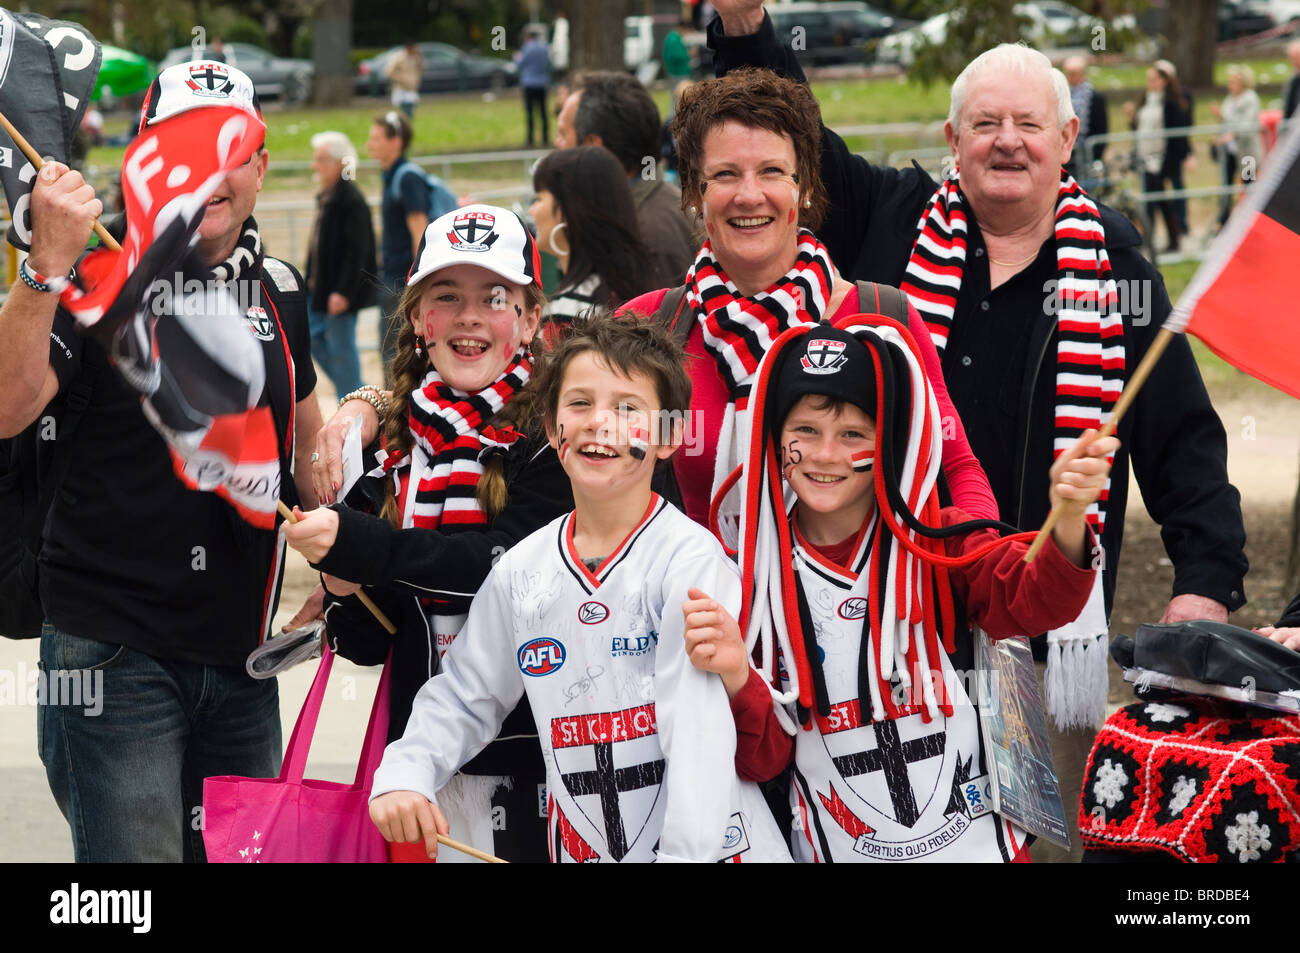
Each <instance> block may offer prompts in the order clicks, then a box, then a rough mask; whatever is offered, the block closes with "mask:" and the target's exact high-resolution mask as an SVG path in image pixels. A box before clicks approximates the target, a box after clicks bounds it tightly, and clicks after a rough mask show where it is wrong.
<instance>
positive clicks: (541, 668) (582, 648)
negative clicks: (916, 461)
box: [372, 495, 790, 862]
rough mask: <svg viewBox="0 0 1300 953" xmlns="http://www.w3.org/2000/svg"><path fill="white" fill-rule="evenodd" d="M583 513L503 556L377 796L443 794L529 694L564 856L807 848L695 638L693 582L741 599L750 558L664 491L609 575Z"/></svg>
mask: <svg viewBox="0 0 1300 953" xmlns="http://www.w3.org/2000/svg"><path fill="white" fill-rule="evenodd" d="M573 520H574V514H572V513H570V514H568V515H566V516H564V517H561V518H560V519H558V520H556V521H554V522H552V523H551V524H549V525H548V526H545V527H543V528H542V529H540V530H538V531H537V532H536V533H534V534H533V535H531V536H529V537H528V538H527V539H524V540H522V541H521V542H519V543H518V544H516V545H515V546H514V547H513V548H512V549H511V550H510V551H509V552H507V553H506V554H505V555H504V556H503V557H502V558H501V561H500V562H499V563H498V564H497V565H496V567H495V568H494V569H493V570H492V573H491V575H489V576H488V579H487V581H486V582H485V583H484V584H483V587H482V588H481V589H480V590H479V592H478V594H477V595H476V596H475V598H474V604H473V607H472V608H471V610H470V614H469V619H468V620H467V621H466V623H465V627H464V629H463V630H462V631H461V633H460V635H459V636H458V637H457V639H456V641H455V642H454V643H453V644H452V646H451V648H450V650H449V651H448V652H447V654H446V655H445V656H444V658H443V670H442V672H440V673H439V674H438V675H437V676H435V677H434V678H432V679H430V680H429V682H428V683H427V684H426V685H425V686H424V688H423V689H421V690H420V693H419V695H417V696H416V699H415V705H414V709H413V711H412V712H411V718H410V721H409V722H408V723H407V728H406V734H405V735H404V736H403V737H402V738H401V740H399V741H396V742H394V743H393V744H391V745H389V746H388V750H387V751H386V752H385V754H384V761H383V764H382V765H381V766H380V768H379V770H378V771H377V772H376V773H375V782H374V788H373V794H372V796H377V795H379V794H383V793H384V792H386V791H394V790H412V791H418V792H420V793H421V794H424V795H425V796H426V797H428V798H429V799H430V800H434V799H435V795H436V794H437V792H438V790H439V789H440V788H441V787H442V786H443V785H444V784H446V783H447V781H448V780H449V779H450V778H451V776H452V775H453V774H454V773H455V772H456V770H457V769H458V768H459V767H460V766H461V765H462V764H464V763H465V762H466V761H468V760H469V759H470V758H471V757H473V756H474V755H475V754H476V753H477V752H478V751H479V750H480V749H482V748H483V747H484V746H485V745H486V744H487V743H488V742H489V741H491V740H492V739H493V738H494V737H495V736H496V733H497V731H498V729H499V728H500V726H501V722H502V720H503V719H504V718H505V716H506V714H508V713H509V712H510V711H511V710H512V709H513V708H514V706H515V704H516V703H517V702H518V700H519V697H520V695H522V694H523V693H524V692H525V691H526V692H527V693H528V700H529V703H530V705H531V706H532V710H533V715H534V717H535V718H536V721H537V734H538V738H539V740H540V742H541V745H542V753H543V756H544V758H545V761H546V769H547V796H546V801H547V813H548V818H549V822H548V827H549V832H550V848H551V859H552V860H553V861H556V862H561V861H563V862H569V861H650V860H656V859H657V860H664V861H666V860H689V861H718V860H731V861H735V862H740V861H742V860H743V861H753V860H789V859H790V858H789V852H788V851H787V850H786V847H785V844H784V843H783V842H782V840H781V835H780V833H779V831H778V830H777V827H776V823H775V821H774V820H773V818H772V816H771V814H770V812H769V811H768V809H767V805H766V803H765V802H764V800H763V797H762V794H761V793H760V792H759V790H758V788H757V786H756V785H753V784H750V783H746V782H741V781H740V780H739V779H738V778H737V777H736V773H735V748H736V734H735V724H734V722H733V719H732V714H731V708H730V705H729V704H728V701H727V694H726V690H725V689H724V688H723V686H722V681H721V679H720V678H718V677H717V676H716V675H712V674H709V673H706V672H701V671H699V670H698V669H696V668H694V666H692V665H691V663H690V660H689V659H688V658H687V656H686V651H685V647H684V643H683V630H684V628H685V619H684V617H683V615H682V604H683V603H684V602H685V601H686V592H687V590H688V589H690V588H692V587H698V588H700V589H703V590H704V591H705V592H707V593H709V595H710V596H712V597H713V598H714V599H716V600H717V601H718V602H719V603H721V604H722V605H725V606H726V607H727V608H728V609H729V610H731V611H732V612H733V613H735V612H736V611H737V610H738V608H739V604H740V586H739V579H738V577H737V573H736V569H735V566H734V565H733V564H732V563H731V561H730V560H729V559H727V557H726V555H725V554H724V552H723V551H722V548H721V547H720V546H719V545H718V543H717V541H716V540H714V539H713V537H712V536H711V535H709V533H708V532H707V531H706V530H705V529H703V528H702V527H700V526H698V525H697V524H695V523H694V522H692V521H691V520H690V519H688V518H687V517H686V516H684V515H683V514H682V513H681V512H679V511H678V510H677V509H675V508H674V507H672V506H670V505H668V504H667V503H665V502H664V501H663V500H662V499H661V498H659V497H658V496H655V495H652V497H651V500H650V505H649V507H648V508H647V510H646V512H645V514H644V516H643V518H642V519H641V522H640V523H639V524H638V525H637V527H636V528H635V529H634V530H633V531H632V532H631V533H630V534H629V535H628V537H627V538H626V539H625V540H624V541H623V543H622V544H621V545H620V546H619V548H618V550H617V551H616V552H614V553H611V554H610V555H609V557H608V558H606V559H605V560H604V562H602V563H601V565H600V566H599V567H597V569H596V570H595V571H592V570H591V569H589V568H588V567H587V566H585V565H584V564H583V562H582V560H581V559H580V558H579V557H578V555H577V553H576V551H575V550H574V547H573Z"/></svg>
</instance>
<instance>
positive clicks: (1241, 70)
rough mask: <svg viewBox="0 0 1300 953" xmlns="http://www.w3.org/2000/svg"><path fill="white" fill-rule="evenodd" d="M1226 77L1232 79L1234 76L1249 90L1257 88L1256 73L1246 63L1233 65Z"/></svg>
mask: <svg viewBox="0 0 1300 953" xmlns="http://www.w3.org/2000/svg"><path fill="white" fill-rule="evenodd" d="M1225 75H1226V77H1227V78H1228V79H1232V77H1234V76H1237V77H1239V78H1240V79H1241V83H1242V85H1243V86H1245V87H1246V88H1247V89H1254V88H1255V71H1254V70H1253V69H1251V68H1250V67H1249V66H1247V65H1246V64H1245V63H1233V64H1232V65H1231V66H1229V67H1228V70H1227V73H1226V74H1225Z"/></svg>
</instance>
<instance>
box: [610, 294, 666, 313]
mask: <svg viewBox="0 0 1300 953" xmlns="http://www.w3.org/2000/svg"><path fill="white" fill-rule="evenodd" d="M668 290H669V289H667V288H660V289H659V290H658V291H647V292H646V293H645V294H643V295H637V296H636V297H635V298H633V299H632V300H631V301H629V302H628V303H627V304H625V305H623V307H621V308H619V309H618V310H620V311H633V312H635V313H637V314H639V315H641V316H642V317H643V318H648V317H650V316H651V315H652V314H654V313H655V311H657V310H658V309H659V305H660V304H661V303H662V302H663V300H664V296H665V295H666V294H668Z"/></svg>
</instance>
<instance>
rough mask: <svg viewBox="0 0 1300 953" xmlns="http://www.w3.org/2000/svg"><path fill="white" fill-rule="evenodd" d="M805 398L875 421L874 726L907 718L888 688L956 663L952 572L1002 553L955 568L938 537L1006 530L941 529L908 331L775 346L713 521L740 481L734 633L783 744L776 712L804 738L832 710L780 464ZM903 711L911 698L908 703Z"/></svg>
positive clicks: (882, 325)
mask: <svg viewBox="0 0 1300 953" xmlns="http://www.w3.org/2000/svg"><path fill="white" fill-rule="evenodd" d="M808 394H823V395H826V396H828V397H831V398H833V399H838V400H842V401H845V402H848V403H852V404H855V405H857V406H858V407H861V408H862V409H863V411H864V412H866V413H868V414H869V415H870V416H872V417H873V418H875V421H876V447H875V451H874V457H873V460H872V468H873V469H874V484H873V486H874V491H873V492H874V494H875V502H876V506H875V513H874V514H873V516H872V517H871V520H870V523H869V525H868V526H867V527H866V528H865V529H864V531H863V535H864V537H867V538H868V543H867V545H869V547H870V553H869V557H868V559H867V561H866V563H865V564H864V565H863V567H862V571H861V572H860V573H859V575H858V580H857V584H856V585H857V588H856V589H855V592H854V594H855V595H857V596H861V597H864V598H865V599H866V600H867V606H868V608H867V613H866V615H865V617H864V619H863V630H862V639H863V651H862V652H861V653H860V659H861V662H860V669H859V672H858V685H859V698H860V700H861V702H862V707H863V709H864V711H865V710H867V708H868V705H869V706H870V712H871V717H872V719H873V720H882V719H892V718H897V717H899V716H900V715H901V714H903V713H904V712H903V711H902V710H901V707H902V706H900V705H899V703H898V701H897V700H896V699H895V697H894V691H893V682H894V680H897V682H898V684H899V685H900V686H902V688H903V689H904V690H909V689H911V687H912V681H913V673H925V672H929V671H932V670H936V671H937V670H938V668H939V665H940V662H939V653H940V652H943V651H947V652H952V651H953V650H954V639H953V633H954V623H955V611H954V606H953V596H952V588H951V586H950V584H949V580H948V571H947V570H948V567H950V566H954V565H960V564H964V563H966V562H970V561H973V560H974V559H977V558H979V557H980V556H982V555H983V554H984V553H986V552H988V551H989V550H990V549H992V548H993V547H995V546H998V545H1001V544H1002V543H1004V542H1006V540H997V541H993V542H991V543H990V544H989V545H988V546H986V547H981V548H980V549H979V550H977V551H975V552H973V553H971V554H968V555H967V556H964V557H962V558H961V559H955V558H951V557H948V556H947V555H946V554H945V553H944V549H943V542H942V540H943V539H944V538H945V537H948V536H952V535H956V534H960V533H966V532H970V531H971V530H973V529H980V528H984V527H987V526H996V527H1002V526H1003V524H999V523H994V522H992V521H974V522H970V523H963V524H961V525H958V526H952V527H948V528H946V529H945V528H942V527H941V526H940V514H939V495H938V481H939V474H940V461H941V456H942V452H943V450H942V442H943V441H942V427H941V424H940V418H939V410H938V404H937V402H936V400H935V395H934V389H933V387H932V386H931V385H930V381H929V379H928V378H927V377H926V374H925V370H924V367H923V365H922V363H921V358H920V356H919V353H918V350H917V347H916V343H915V341H914V340H913V338H912V336H911V334H910V332H909V331H908V330H907V328H906V327H904V326H903V325H901V324H898V323H897V322H895V321H893V320H891V319H889V318H886V317H883V316H881V315H870V316H867V315H854V316H850V317H846V318H842V319H840V320H839V321H836V322H835V324H834V325H828V324H818V325H811V326H807V325H806V326H801V327H795V328H791V329H789V330H787V331H785V332H784V333H783V334H781V336H780V337H779V338H777V340H776V341H775V342H774V343H773V345H772V347H771V348H769V350H768V351H767V353H766V355H765V356H764V358H763V362H762V364H761V366H760V367H759V370H758V376H757V379H756V382H755V386H754V389H753V394H752V400H751V409H752V412H753V418H752V419H753V422H754V423H753V426H752V429H751V437H750V443H749V448H748V454H747V458H746V462H745V465H744V466H743V467H741V468H739V469H738V470H737V471H736V473H734V474H732V478H731V479H730V480H729V481H728V482H727V483H726V484H724V485H723V486H722V487H721V488H720V490H719V493H718V495H717V497H715V499H714V511H715V512H716V510H717V508H718V506H719V504H720V502H721V498H722V496H724V495H725V494H726V493H727V492H728V490H729V489H730V487H731V485H733V484H734V483H735V482H736V480H737V479H738V478H740V477H742V476H743V488H744V493H743V499H742V501H741V516H740V553H742V554H743V555H742V558H741V563H742V577H743V578H742V586H743V603H742V607H741V616H740V620H739V622H740V628H741V631H742V632H743V633H744V634H745V643H746V646H747V648H748V649H749V651H750V653H751V657H753V656H754V655H755V652H754V650H755V647H756V646H757V648H758V653H757V657H758V659H759V663H758V664H759V665H761V666H762V668H761V671H762V672H763V674H764V675H765V678H766V681H767V683H768V686H769V687H770V688H771V691H772V694H773V696H774V698H775V700H776V701H777V703H778V704H777V705H776V712H777V717H778V719H779V720H780V721H781V723H782V726H783V727H784V728H785V729H786V730H787V731H788V732H790V733H792V734H793V733H794V731H795V728H796V725H795V724H794V722H793V721H791V720H790V718H789V717H788V715H787V713H786V711H785V706H787V705H791V704H796V705H797V712H798V718H799V721H800V722H801V723H803V724H804V725H808V724H809V722H810V716H811V712H812V710H813V708H814V706H816V710H817V711H818V712H819V713H820V714H823V715H829V709H830V703H829V699H828V697H827V691H826V679H825V676H824V674H823V672H822V667H821V663H820V661H819V652H818V649H817V642H816V632H815V630H814V627H813V624H812V617H811V613H810V611H809V607H808V603H807V599H806V598H805V596H804V593H803V589H802V587H801V585H800V582H799V575H800V572H801V570H802V571H804V572H807V571H809V570H808V568H807V567H804V566H802V565H801V563H802V562H803V561H802V559H801V558H800V555H799V551H798V550H797V549H796V548H795V547H794V545H793V541H792V532H793V531H792V527H791V519H790V516H789V513H790V510H791V506H792V504H793V503H794V495H793V492H792V491H791V490H790V488H789V486H788V485H787V484H786V483H785V482H784V477H783V473H782V463H783V461H782V460H781V459H780V451H779V441H780V434H781V429H782V425H783V424H784V421H785V418H786V416H787V415H788V413H789V411H790V409H791V408H792V407H793V406H794V405H795V403H797V402H798V400H799V399H800V398H801V397H803V396H805V395H808ZM854 465H855V469H858V468H859V467H860V466H862V463H861V462H860V461H857V460H855V461H854ZM882 527H883V530H884V531H882ZM779 655H782V656H784V658H785V660H786V669H787V671H788V673H789V681H790V690H789V692H786V693H783V692H781V691H780V690H779V689H778V688H775V687H772V686H775V685H777V684H779V683H778V681H777V671H778V664H779V663H778V656H779ZM920 681H921V683H922V684H921V685H920V689H921V698H922V702H923V703H922V706H921V712H922V717H923V718H924V719H925V720H926V721H929V720H930V719H931V718H933V717H935V715H936V714H938V713H942V714H944V715H951V714H952V713H953V710H952V701H951V699H949V698H947V697H943V698H938V697H936V695H935V691H934V684H933V680H932V679H930V678H926V677H921V679H920ZM907 697H913V696H911V693H910V691H908V692H907Z"/></svg>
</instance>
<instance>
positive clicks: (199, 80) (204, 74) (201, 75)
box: [185, 63, 235, 99]
mask: <svg viewBox="0 0 1300 953" xmlns="http://www.w3.org/2000/svg"><path fill="white" fill-rule="evenodd" d="M185 85H186V86H188V87H189V88H190V90H191V92H193V93H194V94H195V95H196V96H207V97H209V98H212V99H225V98H227V97H228V96H230V93H231V90H233V89H234V88H235V84H234V82H233V81H232V80H231V79H230V70H229V69H227V68H226V67H225V66H224V65H223V64H221V63H193V64H191V65H190V69H189V76H187V77H186V79H185Z"/></svg>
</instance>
